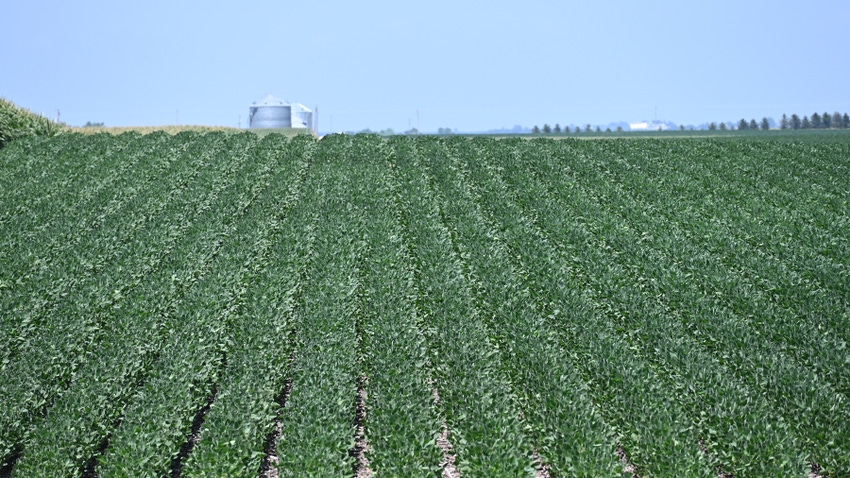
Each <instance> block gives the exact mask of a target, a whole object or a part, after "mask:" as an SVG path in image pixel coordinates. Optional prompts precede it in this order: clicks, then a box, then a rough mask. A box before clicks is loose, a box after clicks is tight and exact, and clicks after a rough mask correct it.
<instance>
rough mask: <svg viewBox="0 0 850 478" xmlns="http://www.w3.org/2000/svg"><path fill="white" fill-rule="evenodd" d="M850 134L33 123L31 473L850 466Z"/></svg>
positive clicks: (785, 471) (25, 291) (11, 431)
mask: <svg viewBox="0 0 850 478" xmlns="http://www.w3.org/2000/svg"><path fill="white" fill-rule="evenodd" d="M848 158H850V142H848V141H847V136H846V135H844V136H840V135H839V134H838V133H834V134H829V135H825V134H807V135H803V136H789V135H784V134H778V135H777V136H770V135H767V136H765V135H762V134H757V135H755V136H752V137H741V136H729V137H724V138H688V139H675V138H632V139H610V140H576V139H565V140H558V141H556V140H548V139H535V140H530V141H529V140H523V139H519V138H513V139H502V140H495V139H485V138H472V139H469V138H462V137H443V138H438V137H403V136H399V137H393V138H389V139H383V138H381V137H379V136H377V135H358V136H347V135H331V136H327V137H325V138H323V139H322V140H316V139H315V138H312V137H310V136H298V137H295V138H285V137H283V136H280V135H274V134H272V135H268V136H265V137H259V136H257V135H254V134H250V133H240V134H233V133H223V132H213V133H206V134H202V133H198V132H182V133H179V134H176V135H169V134H165V133H162V132H160V133H152V134H149V135H145V136H142V135H140V134H137V133H125V134H121V135H117V136H115V135H108V134H95V135H80V134H68V135H63V136H59V137H56V138H51V139H47V140H45V139H41V138H35V137H32V138H21V139H19V140H17V141H14V142H12V143H10V144H8V145H7V146H6V147H5V148H3V150H2V151H0V477H4V476H20V477H28V476H69V477H71V476H73V477H77V476H81V475H82V476H100V477H118V476H150V477H155V476H156V477H159V476H164V475H171V476H198V477H201V476H252V477H256V476H266V473H267V472H268V471H269V470H270V469H276V470H277V474H278V476H293V477H294V476H352V475H353V474H358V473H361V474H362V473H364V472H369V473H371V474H372V475H373V476H423V477H436V476H440V475H441V473H442V471H443V469H444V468H445V467H447V466H452V467H455V468H456V469H457V470H459V471H460V473H461V475H462V476H488V477H490V476H510V477H514V476H529V477H530V476H534V474H535V472H536V471H545V473H548V476H552V477H555V476H582V477H605V476H610V477H617V476H623V473H624V471H623V470H624V467H626V466H628V467H630V469H631V470H632V471H633V472H634V473H637V474H638V475H640V476H643V477H653V476H657V477H669V476H677V477H715V476H718V473H719V471H722V472H724V473H733V474H734V476H736V477H764V476H783V477H784V476H799V477H804V476H807V474H808V473H809V472H811V471H812V469H815V470H820V473H821V474H822V475H823V476H843V475H844V474H846V472H847V470H850V404H848V398H850V367H848V365H847V364H848V363H850V348H848V346H847V345H848V343H850V327H848V325H850V285H848V284H850V260H848V258H850V185H849V184H848V182H847V180H846V179H847V178H848V177H850V163H848ZM447 462H453V465H447V464H446V463H447ZM358 476H360V475H358Z"/></svg>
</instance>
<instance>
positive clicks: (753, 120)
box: [750, 118, 759, 129]
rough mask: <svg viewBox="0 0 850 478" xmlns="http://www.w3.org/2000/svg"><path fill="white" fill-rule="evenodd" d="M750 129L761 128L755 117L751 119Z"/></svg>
mask: <svg viewBox="0 0 850 478" xmlns="http://www.w3.org/2000/svg"><path fill="white" fill-rule="evenodd" d="M750 129H759V124H758V123H756V119H755V118H753V119H751V120H750Z"/></svg>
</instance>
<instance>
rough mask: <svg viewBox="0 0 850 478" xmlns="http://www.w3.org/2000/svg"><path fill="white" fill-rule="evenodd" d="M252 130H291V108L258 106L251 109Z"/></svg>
mask: <svg viewBox="0 0 850 478" xmlns="http://www.w3.org/2000/svg"><path fill="white" fill-rule="evenodd" d="M249 114H250V127H251V128H291V127H292V108H291V107H290V106H256V107H252V108H250V111H249Z"/></svg>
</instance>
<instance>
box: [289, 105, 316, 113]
mask: <svg viewBox="0 0 850 478" xmlns="http://www.w3.org/2000/svg"><path fill="white" fill-rule="evenodd" d="M292 107H293V108H295V109H297V110H299V111H303V112H305V113H312V112H313V110H311V109H310V108H307V107H306V106H304V105H302V104H301V103H292Z"/></svg>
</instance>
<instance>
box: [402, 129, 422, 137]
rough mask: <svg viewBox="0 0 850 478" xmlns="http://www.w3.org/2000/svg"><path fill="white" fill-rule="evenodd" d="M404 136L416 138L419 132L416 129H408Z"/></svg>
mask: <svg viewBox="0 0 850 478" xmlns="http://www.w3.org/2000/svg"><path fill="white" fill-rule="evenodd" d="M404 134H406V135H408V136H418V135H419V130H418V129H416V128H410V129H409V130H407V131H405V132H404Z"/></svg>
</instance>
